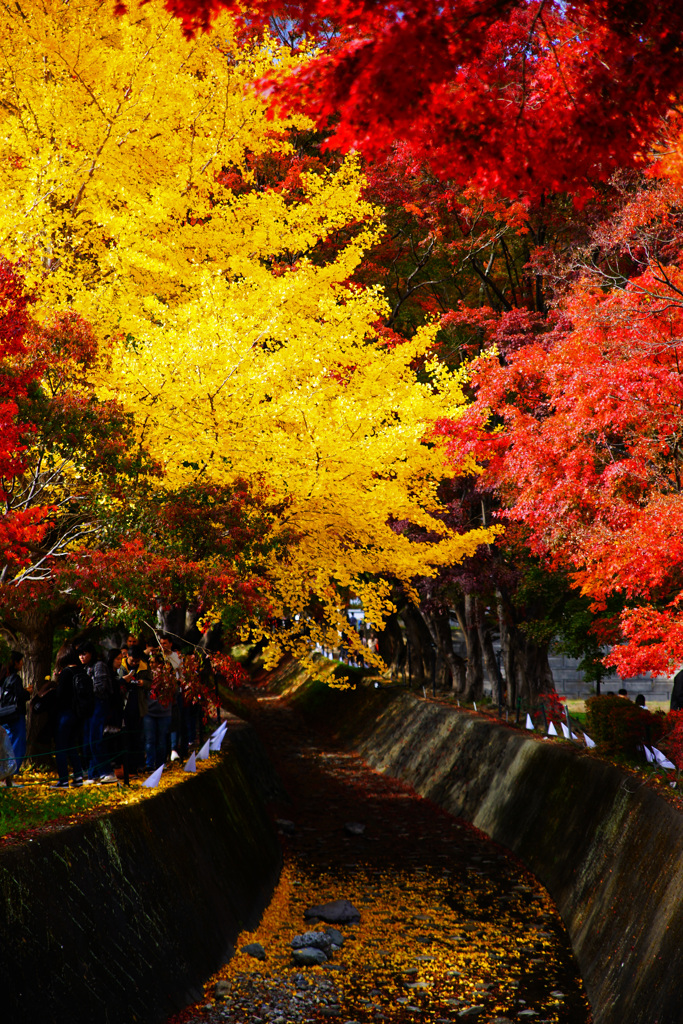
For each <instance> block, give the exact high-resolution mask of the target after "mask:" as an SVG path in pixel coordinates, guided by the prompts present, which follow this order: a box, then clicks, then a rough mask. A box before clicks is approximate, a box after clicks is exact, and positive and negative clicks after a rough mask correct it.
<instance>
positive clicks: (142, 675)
mask: <svg viewBox="0 0 683 1024" xmlns="http://www.w3.org/2000/svg"><path fill="white" fill-rule="evenodd" d="M142 654H143V652H142V649H141V648H140V647H139V646H137V645H133V646H131V647H130V649H129V651H128V657H127V658H125V659H124V660H123V664H122V666H121V668H120V669H119V677H120V681H121V685H122V686H123V687H124V688H125V698H124V702H123V747H124V760H125V761H127V763H128V766H129V770H130V772H131V773H135V772H138V771H139V770H140V768H141V767H142V764H143V754H142V751H143V747H144V739H143V733H142V730H143V726H142V722H143V720H144V717H145V715H146V714H147V695H148V693H149V690H150V687H151V685H152V676H151V673H150V671H149V667H148V665H147V662H146V661H143V658H142Z"/></svg>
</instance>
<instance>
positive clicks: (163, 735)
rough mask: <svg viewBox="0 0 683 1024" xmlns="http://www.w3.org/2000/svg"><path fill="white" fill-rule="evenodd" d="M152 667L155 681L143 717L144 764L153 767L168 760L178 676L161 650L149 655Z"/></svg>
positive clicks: (149, 767) (151, 768) (152, 769)
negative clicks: (165, 659)
mask: <svg viewBox="0 0 683 1024" xmlns="http://www.w3.org/2000/svg"><path fill="white" fill-rule="evenodd" d="M150 668H151V671H152V680H153V682H152V688H151V690H150V693H149V699H148V702H147V711H146V713H145V717H144V730H145V767H146V768H147V770H148V771H154V769H155V768H159V766H160V765H162V764H163V763H164V762H165V760H166V754H167V746H168V739H169V735H170V733H171V718H172V715H173V696H174V693H175V690H176V688H177V680H176V674H175V670H174V668H173V665H172V664H171V663H167V662H165V661H164V657H163V654H162V652H161V651H158V652H156V653H154V654H153V655H152V657H151V658H150Z"/></svg>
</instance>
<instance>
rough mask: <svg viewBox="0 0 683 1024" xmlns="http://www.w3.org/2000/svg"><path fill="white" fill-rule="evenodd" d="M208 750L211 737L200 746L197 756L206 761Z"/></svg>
mask: <svg viewBox="0 0 683 1024" xmlns="http://www.w3.org/2000/svg"><path fill="white" fill-rule="evenodd" d="M210 750H211V739H210V738H209V739H208V740H207V741H206V743H205V744H204V746H203V747H202V749H201V750H200V751H199V753H198V754H197V757H198V758H199V759H200V761H208V760H209V751H210Z"/></svg>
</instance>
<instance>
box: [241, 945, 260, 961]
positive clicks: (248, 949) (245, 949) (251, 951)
mask: <svg viewBox="0 0 683 1024" xmlns="http://www.w3.org/2000/svg"><path fill="white" fill-rule="evenodd" d="M240 952H242V953H246V954H247V956H253V957H254V959H255V960H265V959H266V951H265V949H264V948H263V946H262V945H261V943H260V942H250V943H249V944H248V945H246V946H242V949H241V950H240Z"/></svg>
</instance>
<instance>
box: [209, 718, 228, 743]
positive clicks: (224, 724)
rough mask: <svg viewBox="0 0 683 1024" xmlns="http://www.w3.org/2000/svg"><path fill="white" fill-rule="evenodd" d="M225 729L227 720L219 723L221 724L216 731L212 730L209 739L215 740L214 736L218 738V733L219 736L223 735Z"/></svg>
mask: <svg viewBox="0 0 683 1024" xmlns="http://www.w3.org/2000/svg"><path fill="white" fill-rule="evenodd" d="M227 728H228V723H227V720H226V721H225V722H221V724H220V725H219V726H218V728H217V729H214V730H213V732H212V733H211V739H215V737H216V736H218V733H219V732H220V733H221V734H224V733H225V730H226V729H227Z"/></svg>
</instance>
